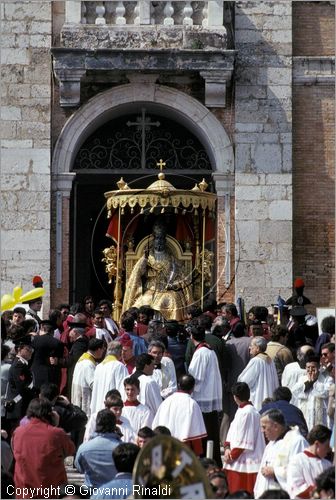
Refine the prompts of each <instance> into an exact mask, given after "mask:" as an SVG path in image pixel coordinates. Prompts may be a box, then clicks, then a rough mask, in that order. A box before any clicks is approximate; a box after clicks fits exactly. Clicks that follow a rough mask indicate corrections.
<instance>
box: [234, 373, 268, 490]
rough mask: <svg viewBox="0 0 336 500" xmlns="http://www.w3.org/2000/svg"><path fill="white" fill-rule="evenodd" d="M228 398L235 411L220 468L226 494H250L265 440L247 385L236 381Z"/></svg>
mask: <svg viewBox="0 0 336 500" xmlns="http://www.w3.org/2000/svg"><path fill="white" fill-rule="evenodd" d="M232 395H233V398H234V400H235V402H236V404H237V405H238V410H237V412H236V415H235V417H234V419H233V421H232V422H231V425H230V428H229V432H228V434H227V438H226V442H225V443H224V450H225V451H224V462H225V465H224V469H225V473H226V477H227V481H228V487H229V492H230V493H234V492H236V491H238V490H246V491H248V492H250V493H251V494H252V493H253V488H254V484H255V481H256V479H257V473H258V471H259V468H260V464H261V459H262V456H263V453H264V449H265V439H264V436H263V434H262V432H261V427H260V415H259V412H258V410H256V409H255V408H254V406H253V405H252V403H251V402H250V401H249V399H250V389H249V387H248V385H247V384H245V382H238V383H237V384H235V385H234V386H233V387H232Z"/></svg>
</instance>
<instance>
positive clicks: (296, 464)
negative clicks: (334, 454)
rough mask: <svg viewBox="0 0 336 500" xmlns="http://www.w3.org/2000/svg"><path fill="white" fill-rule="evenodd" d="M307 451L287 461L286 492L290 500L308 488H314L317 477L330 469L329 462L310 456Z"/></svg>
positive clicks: (330, 464)
mask: <svg viewBox="0 0 336 500" xmlns="http://www.w3.org/2000/svg"><path fill="white" fill-rule="evenodd" d="M307 451H308V450H305V451H304V452H302V453H298V454H297V455H295V457H293V458H292V459H291V460H290V461H289V465H288V474H287V487H286V490H287V491H288V494H289V495H290V497H291V498H296V497H297V496H298V495H300V493H303V492H304V491H305V490H307V489H308V488H309V487H311V486H315V480H316V478H317V476H318V475H319V474H321V472H323V471H325V470H326V469H328V468H329V467H332V463H331V462H329V460H325V459H324V458H318V457H315V456H311V454H310V453H309V452H308V454H307Z"/></svg>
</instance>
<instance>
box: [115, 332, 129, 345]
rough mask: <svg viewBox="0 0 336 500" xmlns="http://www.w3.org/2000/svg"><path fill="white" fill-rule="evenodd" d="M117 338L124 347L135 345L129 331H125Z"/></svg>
mask: <svg viewBox="0 0 336 500" xmlns="http://www.w3.org/2000/svg"><path fill="white" fill-rule="evenodd" d="M117 340H119V342H120V344H121V345H122V346H123V347H133V341H132V339H131V337H130V336H129V335H128V333H124V334H123V335H122V336H121V337H119V338H118V339H117Z"/></svg>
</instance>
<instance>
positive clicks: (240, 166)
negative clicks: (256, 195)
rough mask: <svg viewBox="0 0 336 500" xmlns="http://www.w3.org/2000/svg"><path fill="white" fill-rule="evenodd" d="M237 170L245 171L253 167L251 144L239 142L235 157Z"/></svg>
mask: <svg viewBox="0 0 336 500" xmlns="http://www.w3.org/2000/svg"><path fill="white" fill-rule="evenodd" d="M235 165H236V171H239V172H244V171H248V170H250V169H251V146H250V144H237V145H236V157H235Z"/></svg>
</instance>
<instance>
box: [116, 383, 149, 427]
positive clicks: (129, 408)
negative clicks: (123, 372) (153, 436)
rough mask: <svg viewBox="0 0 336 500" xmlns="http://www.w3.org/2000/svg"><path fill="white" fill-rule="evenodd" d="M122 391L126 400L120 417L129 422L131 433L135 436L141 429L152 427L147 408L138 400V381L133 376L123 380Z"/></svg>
mask: <svg viewBox="0 0 336 500" xmlns="http://www.w3.org/2000/svg"><path fill="white" fill-rule="evenodd" d="M124 389H125V395H126V399H125V400H124V407H123V410H122V416H123V417H126V418H127V419H128V420H129V421H130V424H131V426H132V429H133V431H134V432H135V434H137V433H138V430H139V429H141V427H151V426H152V421H153V416H152V412H151V411H150V409H149V408H148V406H145V405H143V404H141V403H140V401H139V400H138V396H139V394H140V382H139V379H137V378H136V377H133V376H130V377H128V378H126V379H125V380H124Z"/></svg>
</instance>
